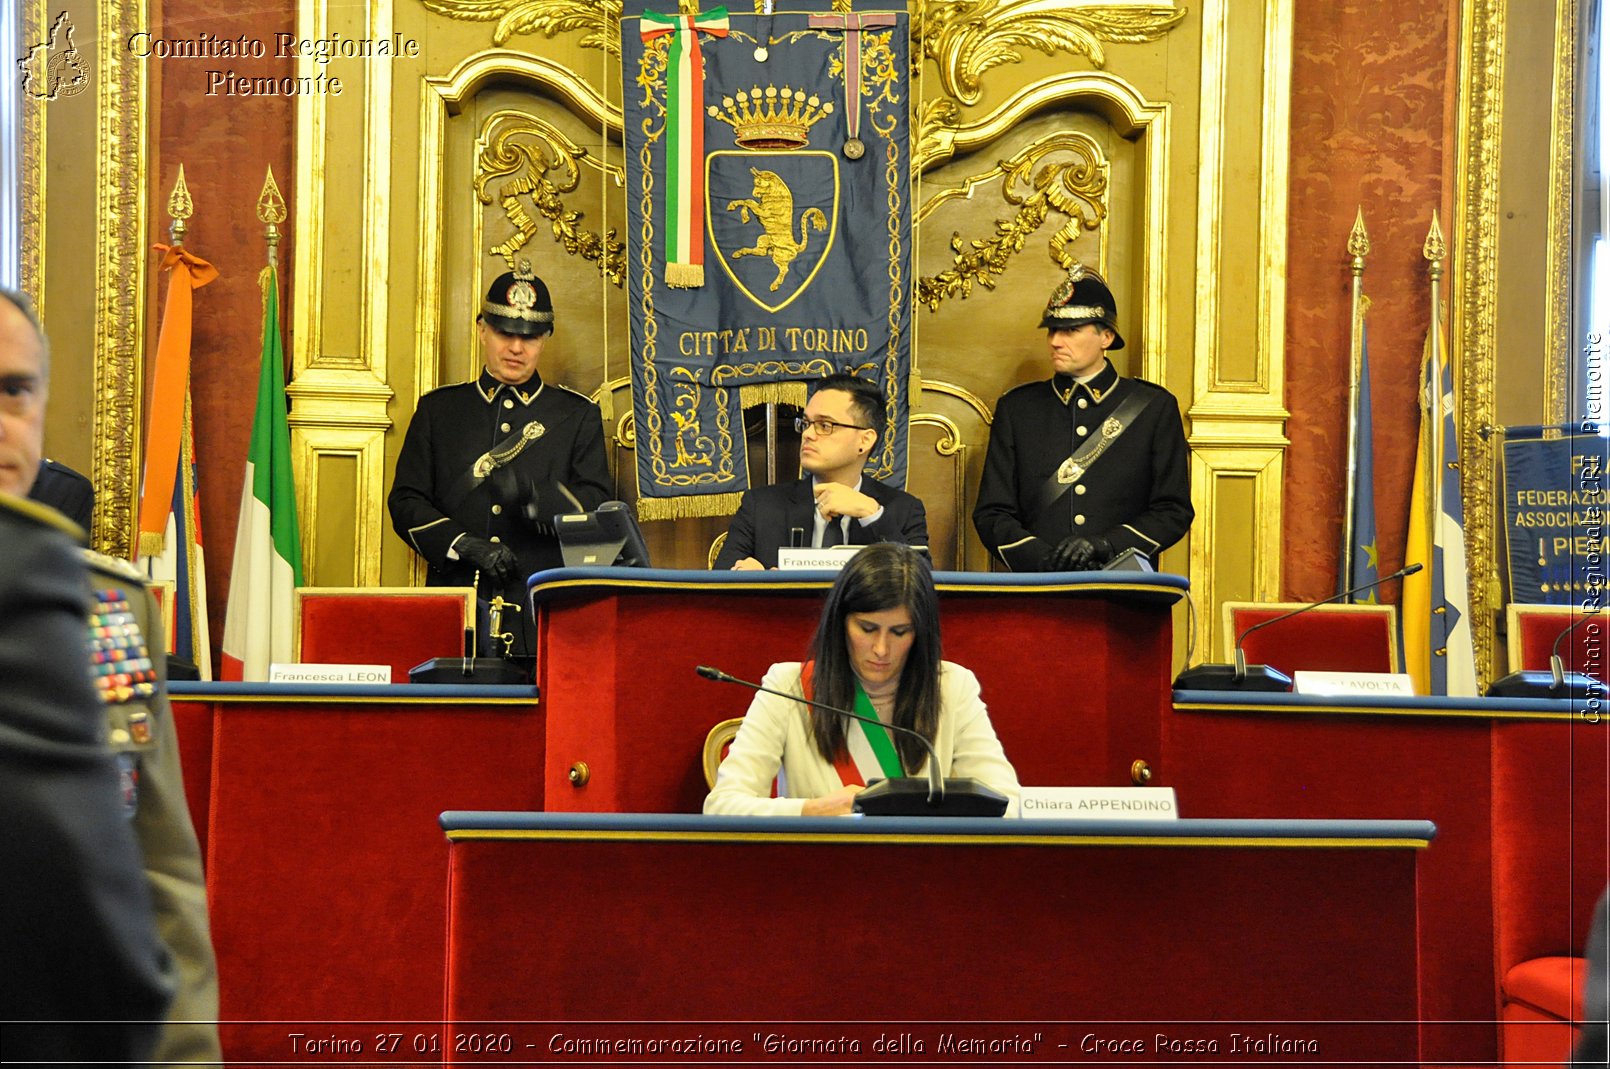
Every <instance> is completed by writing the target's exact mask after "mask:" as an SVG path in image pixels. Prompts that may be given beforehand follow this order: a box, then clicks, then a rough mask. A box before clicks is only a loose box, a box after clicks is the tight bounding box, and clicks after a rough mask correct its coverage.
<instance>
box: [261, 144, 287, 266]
mask: <svg viewBox="0 0 1610 1069" xmlns="http://www.w3.org/2000/svg"><path fill="white" fill-rule="evenodd" d="M257 221H258V222H260V223H262V224H263V237H264V239H265V240H266V241H267V242H268V266H270V267H272V268H274V270H275V272H276V273H278V271H279V256H280V238H281V236H282V235H281V234H280V224H281V223H283V222H285V198H284V197H282V196H280V187H279V185H278V184H277V183H275V181H274V168H273V167H270V168H268V173H267V175H266V176H264V178H263V190H262V192H261V193H259V194H258V195H257Z"/></svg>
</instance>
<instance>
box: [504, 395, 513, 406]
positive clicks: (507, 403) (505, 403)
mask: <svg viewBox="0 0 1610 1069" xmlns="http://www.w3.org/2000/svg"><path fill="white" fill-rule="evenodd" d="M503 407H504V408H513V407H514V402H513V401H511V400H509V399H508V398H507V397H505V398H504V399H503Z"/></svg>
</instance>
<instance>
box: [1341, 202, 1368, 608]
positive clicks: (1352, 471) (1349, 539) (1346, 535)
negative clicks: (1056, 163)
mask: <svg viewBox="0 0 1610 1069" xmlns="http://www.w3.org/2000/svg"><path fill="white" fill-rule="evenodd" d="M1347 251H1348V252H1349V253H1350V254H1351V255H1352V257H1353V260H1352V271H1353V302H1352V309H1351V314H1350V315H1349V317H1348V322H1349V332H1350V337H1349V340H1348V376H1347V378H1348V387H1347V491H1346V498H1345V501H1344V503H1343V505H1342V571H1341V589H1343V590H1345V589H1347V588H1348V587H1349V586H1351V585H1352V582H1353V542H1354V534H1355V532H1354V530H1353V510H1354V508H1355V506H1356V500H1357V496H1358V486H1357V483H1358V448H1359V446H1358V402H1359V383H1360V381H1361V379H1362V377H1363V363H1364V330H1363V328H1364V258H1365V257H1366V256H1368V255H1369V254H1370V235H1369V233H1368V232H1367V231H1366V230H1365V229H1364V208H1363V206H1362V205H1360V206H1359V209H1358V216H1357V217H1356V218H1355V219H1354V220H1353V230H1352V232H1351V233H1350V234H1348V235H1347Z"/></svg>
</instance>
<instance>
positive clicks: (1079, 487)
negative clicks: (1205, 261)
mask: <svg viewBox="0 0 1610 1069" xmlns="http://www.w3.org/2000/svg"><path fill="white" fill-rule="evenodd" d="M1040 326H1041V327H1042V328H1044V329H1045V330H1046V331H1047V332H1048V335H1047V343H1048V346H1049V350H1050V356H1051V369H1052V371H1053V375H1052V377H1051V379H1050V381H1046V382H1033V383H1029V384H1027V385H1024V386H1019V387H1017V388H1016V389H1013V390H1010V391H1008V392H1007V394H1006V395H1005V396H1003V397H1002V398H1001V400H1000V403H999V405H997V407H996V410H995V421H994V423H993V424H992V426H991V427H990V438H989V452H988V453H987V454H986V455H985V458H984V475H983V478H982V479H981V480H980V483H979V488H978V502H977V505H976V506H975V508H974V509H973V526H974V527H976V528H977V529H978V535H979V537H980V538H981V539H983V542H984V545H985V546H987V547H988V548H989V550H990V552H991V553H993V554H995V556H996V557H997V558H999V559H1000V560H1001V561H1002V562H1003V563H1004V564H1005V565H1006V566H1007V567H1008V568H1010V569H1012V570H1013V571H1083V570H1087V569H1090V568H1100V567H1102V566H1104V565H1106V564H1107V563H1109V562H1110V561H1111V560H1112V559H1113V558H1114V557H1116V556H1117V555H1118V554H1120V553H1122V552H1123V551H1124V550H1126V549H1134V550H1136V551H1138V552H1139V553H1141V554H1144V555H1145V556H1146V557H1148V558H1149V559H1150V560H1151V562H1152V563H1153V564H1155V563H1156V561H1157V557H1158V555H1159V554H1160V553H1162V551H1163V550H1165V549H1167V548H1168V547H1169V546H1171V545H1173V544H1174V543H1175V542H1178V541H1179V540H1180V538H1181V537H1183V536H1184V534H1185V532H1186V530H1187V529H1188V528H1189V527H1190V525H1191V519H1192V518H1193V517H1194V516H1195V512H1194V510H1193V509H1192V508H1191V486H1190V470H1189V466H1188V465H1189V462H1188V454H1187V450H1186V445H1185V431H1184V428H1183V426H1182V424H1181V421H1180V410H1179V403H1178V402H1177V401H1175V399H1174V395H1173V394H1171V393H1169V392H1168V391H1167V390H1165V389H1163V388H1162V387H1161V386H1157V385H1154V384H1152V383H1150V382H1146V381H1144V380H1142V379H1126V378H1122V377H1120V376H1119V374H1118V372H1117V370H1115V369H1114V368H1113V366H1112V362H1111V361H1110V360H1108V359H1107V353H1108V351H1110V350H1116V349H1122V348H1123V347H1124V339H1123V337H1122V336H1121V335H1120V334H1119V333H1118V327H1117V302H1115V301H1114V300H1113V296H1112V291H1111V290H1109V289H1108V288H1107V286H1106V284H1105V283H1103V282H1102V281H1101V280H1100V279H1099V278H1097V277H1096V276H1095V275H1094V274H1092V273H1090V272H1088V271H1086V270H1084V269H1083V268H1081V267H1075V268H1074V270H1072V271H1070V272H1069V273H1068V278H1067V279H1066V280H1065V281H1064V282H1063V283H1062V285H1061V286H1059V287H1058V288H1057V290H1056V292H1055V293H1054V294H1052V297H1051V301H1050V303H1049V304H1048V305H1047V306H1046V309H1045V314H1044V316H1043V317H1042V319H1041V321H1040Z"/></svg>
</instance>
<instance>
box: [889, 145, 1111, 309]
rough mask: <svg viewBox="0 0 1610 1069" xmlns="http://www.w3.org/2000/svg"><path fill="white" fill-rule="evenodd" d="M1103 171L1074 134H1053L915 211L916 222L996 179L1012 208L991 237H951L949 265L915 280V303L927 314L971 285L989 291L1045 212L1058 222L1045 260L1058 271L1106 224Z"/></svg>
mask: <svg viewBox="0 0 1610 1069" xmlns="http://www.w3.org/2000/svg"><path fill="white" fill-rule="evenodd" d="M1109 170H1110V166H1109V164H1108V162H1107V159H1106V157H1105V156H1104V155H1103V153H1102V151H1101V146H1100V145H1098V144H1097V143H1096V142H1095V141H1094V140H1093V139H1092V138H1090V137H1088V136H1087V135H1085V134H1080V133H1072V132H1068V133H1059V134H1054V135H1052V136H1050V137H1046V138H1042V139H1040V140H1039V141H1036V142H1035V143H1034V144H1032V145H1030V146H1028V147H1027V148H1025V149H1024V150H1023V151H1022V152H1020V153H1018V155H1017V156H1016V157H1014V158H1013V159H1011V160H1009V161H1006V162H1004V163H1002V164H1000V165H999V166H997V167H995V168H992V169H991V170H988V171H985V172H984V173H983V174H979V175H974V176H972V177H970V178H968V179H966V180H965V181H964V182H963V183H962V184H961V185H959V186H956V187H953V188H951V189H947V190H945V191H943V192H942V193H939V194H936V195H935V196H933V197H930V198H929V199H928V201H927V202H926V203H924V204H923V205H922V206H921V207H920V208H919V209H918V211H917V221H918V222H921V221H922V220H923V219H924V218H926V217H927V216H928V215H930V214H931V213H932V212H933V211H934V210H935V209H937V208H938V207H939V206H940V205H942V204H944V203H945V202H946V201H949V200H955V199H958V198H965V197H969V196H971V195H972V194H973V191H974V190H976V189H977V188H978V187H979V186H981V185H983V184H985V183H987V182H990V181H993V180H994V179H995V178H997V177H998V178H1000V179H1001V197H1002V199H1003V200H1005V201H1006V202H1007V203H1008V204H1014V205H1017V211H1016V213H1014V214H1013V215H1012V217H1011V218H1010V219H997V220H996V221H995V235H994V236H993V237H991V238H988V239H983V238H974V239H972V240H970V241H968V240H964V239H963V238H962V236H961V235H960V234H957V233H953V234H952V235H951V239H950V248H951V252H952V254H953V259H952V265H951V266H950V267H948V268H946V269H945V270H944V271H941V272H940V273H939V274H937V275H935V276H933V277H932V278H919V279H918V280H917V301H918V303H920V304H924V305H927V307H928V310H929V311H933V310H935V309H937V308H938V307H939V305H940V302H942V301H944V300H945V299H947V298H950V297H957V296H959V297H961V298H963V299H964V300H965V299H966V298H967V297H969V296H971V295H972V292H973V287H974V286H975V285H979V286H983V287H984V288H985V289H994V288H995V278H996V276H998V275H1000V274H1001V273H1002V272H1004V271H1005V270H1006V267H1007V264H1008V263H1010V261H1011V259H1012V257H1014V256H1016V255H1017V254H1018V253H1020V252H1022V251H1023V248H1024V246H1025V245H1026V244H1027V242H1028V239H1029V238H1030V237H1032V236H1033V235H1034V234H1035V233H1036V232H1037V231H1038V230H1039V229H1040V228H1041V227H1042V226H1043V225H1044V224H1045V221H1046V219H1048V218H1049V217H1050V215H1051V213H1052V212H1056V213H1057V214H1059V215H1061V216H1065V217H1066V220H1067V221H1066V222H1065V223H1064V224H1063V225H1062V226H1060V227H1058V228H1057V230H1056V232H1055V233H1053V234H1052V235H1051V238H1050V242H1049V246H1048V251H1049V253H1050V256H1051V259H1052V260H1053V261H1055V262H1056V264H1057V265H1058V266H1060V267H1062V268H1064V269H1067V268H1071V267H1072V266H1073V265H1074V263H1075V261H1076V259H1077V258H1076V257H1075V256H1074V254H1073V251H1072V245H1073V243H1074V242H1075V241H1076V240H1077V239H1078V237H1079V235H1080V233H1081V232H1082V231H1099V230H1100V229H1101V225H1102V223H1103V222H1105V220H1106V218H1107V182H1108V174H1109Z"/></svg>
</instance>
